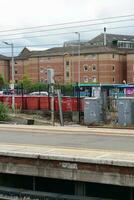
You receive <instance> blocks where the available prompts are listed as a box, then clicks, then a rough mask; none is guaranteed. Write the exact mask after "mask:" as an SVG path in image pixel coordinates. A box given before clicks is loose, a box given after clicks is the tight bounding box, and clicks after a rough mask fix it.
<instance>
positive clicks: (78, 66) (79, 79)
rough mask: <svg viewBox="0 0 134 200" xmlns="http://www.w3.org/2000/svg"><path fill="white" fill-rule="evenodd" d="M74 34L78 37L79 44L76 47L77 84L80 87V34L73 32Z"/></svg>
mask: <svg viewBox="0 0 134 200" xmlns="http://www.w3.org/2000/svg"><path fill="white" fill-rule="evenodd" d="M75 34H77V35H78V42H79V46H78V84H79V86H80V33H79V32H75Z"/></svg>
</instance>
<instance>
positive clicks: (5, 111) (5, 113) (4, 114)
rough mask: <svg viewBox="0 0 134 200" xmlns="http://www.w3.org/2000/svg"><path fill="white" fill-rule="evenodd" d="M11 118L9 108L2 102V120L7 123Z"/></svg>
mask: <svg viewBox="0 0 134 200" xmlns="http://www.w3.org/2000/svg"><path fill="white" fill-rule="evenodd" d="M8 118H9V116H8V107H7V106H6V105H4V104H3V103H2V102H0V120H1V121H5V120H7V119H8Z"/></svg>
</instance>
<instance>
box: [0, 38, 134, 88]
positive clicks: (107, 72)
mask: <svg viewBox="0 0 134 200" xmlns="http://www.w3.org/2000/svg"><path fill="white" fill-rule="evenodd" d="M105 38H106V45H105V46H104V45H103V42H104V34H100V35H99V36H97V37H96V38H94V39H93V40H90V41H89V42H87V43H85V44H81V45H80V56H79V53H78V50H79V48H78V46H77V45H75V46H72V45H70V46H69V45H68V46H64V47H57V48H51V49H48V50H44V51H30V50H28V49H27V48H24V49H23V50H22V52H21V53H20V54H19V56H17V57H16V58H15V67H14V69H15V81H16V83H17V82H18V81H19V80H21V79H22V77H23V76H24V75H27V76H28V77H29V78H30V79H31V80H32V81H33V82H47V69H48V68H52V69H54V73H55V76H54V79H55V82H56V83H59V84H65V83H76V82H78V80H79V76H80V82H81V83H84V82H85V83H87V82H97V83H111V84H113V83H123V80H126V81H127V83H131V84H133V83H134V54H133V52H134V50H133V49H134V41H133V38H134V37H133V36H121V35H112V34H107V35H106V37H105ZM78 45H79V44H78ZM79 61H80V70H79ZM2 62H4V65H5V66H6V67H5V69H6V70H5V74H4V76H5V77H6V79H8V80H10V79H11V66H10V70H9V61H8V58H6V57H5V59H3V61H2V60H1V62H0V69H1V70H2ZM10 65H11V63H10ZM0 73H1V72H0ZM9 74H10V77H9Z"/></svg>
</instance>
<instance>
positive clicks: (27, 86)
mask: <svg viewBox="0 0 134 200" xmlns="http://www.w3.org/2000/svg"><path fill="white" fill-rule="evenodd" d="M19 84H20V85H21V84H22V85H23V89H24V90H26V91H27V92H28V91H30V90H31V87H32V82H31V80H30V79H29V77H28V76H27V75H24V76H23V79H22V80H21V81H20V82H19Z"/></svg>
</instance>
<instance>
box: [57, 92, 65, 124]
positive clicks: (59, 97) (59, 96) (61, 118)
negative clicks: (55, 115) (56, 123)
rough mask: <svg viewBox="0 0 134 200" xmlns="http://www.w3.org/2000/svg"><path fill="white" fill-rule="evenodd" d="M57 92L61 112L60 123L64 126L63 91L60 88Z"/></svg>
mask: <svg viewBox="0 0 134 200" xmlns="http://www.w3.org/2000/svg"><path fill="white" fill-rule="evenodd" d="M57 94H58V104H59V112H60V124H61V126H64V121H63V112H62V104H61V93H60V90H59V89H58V90H57Z"/></svg>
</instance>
